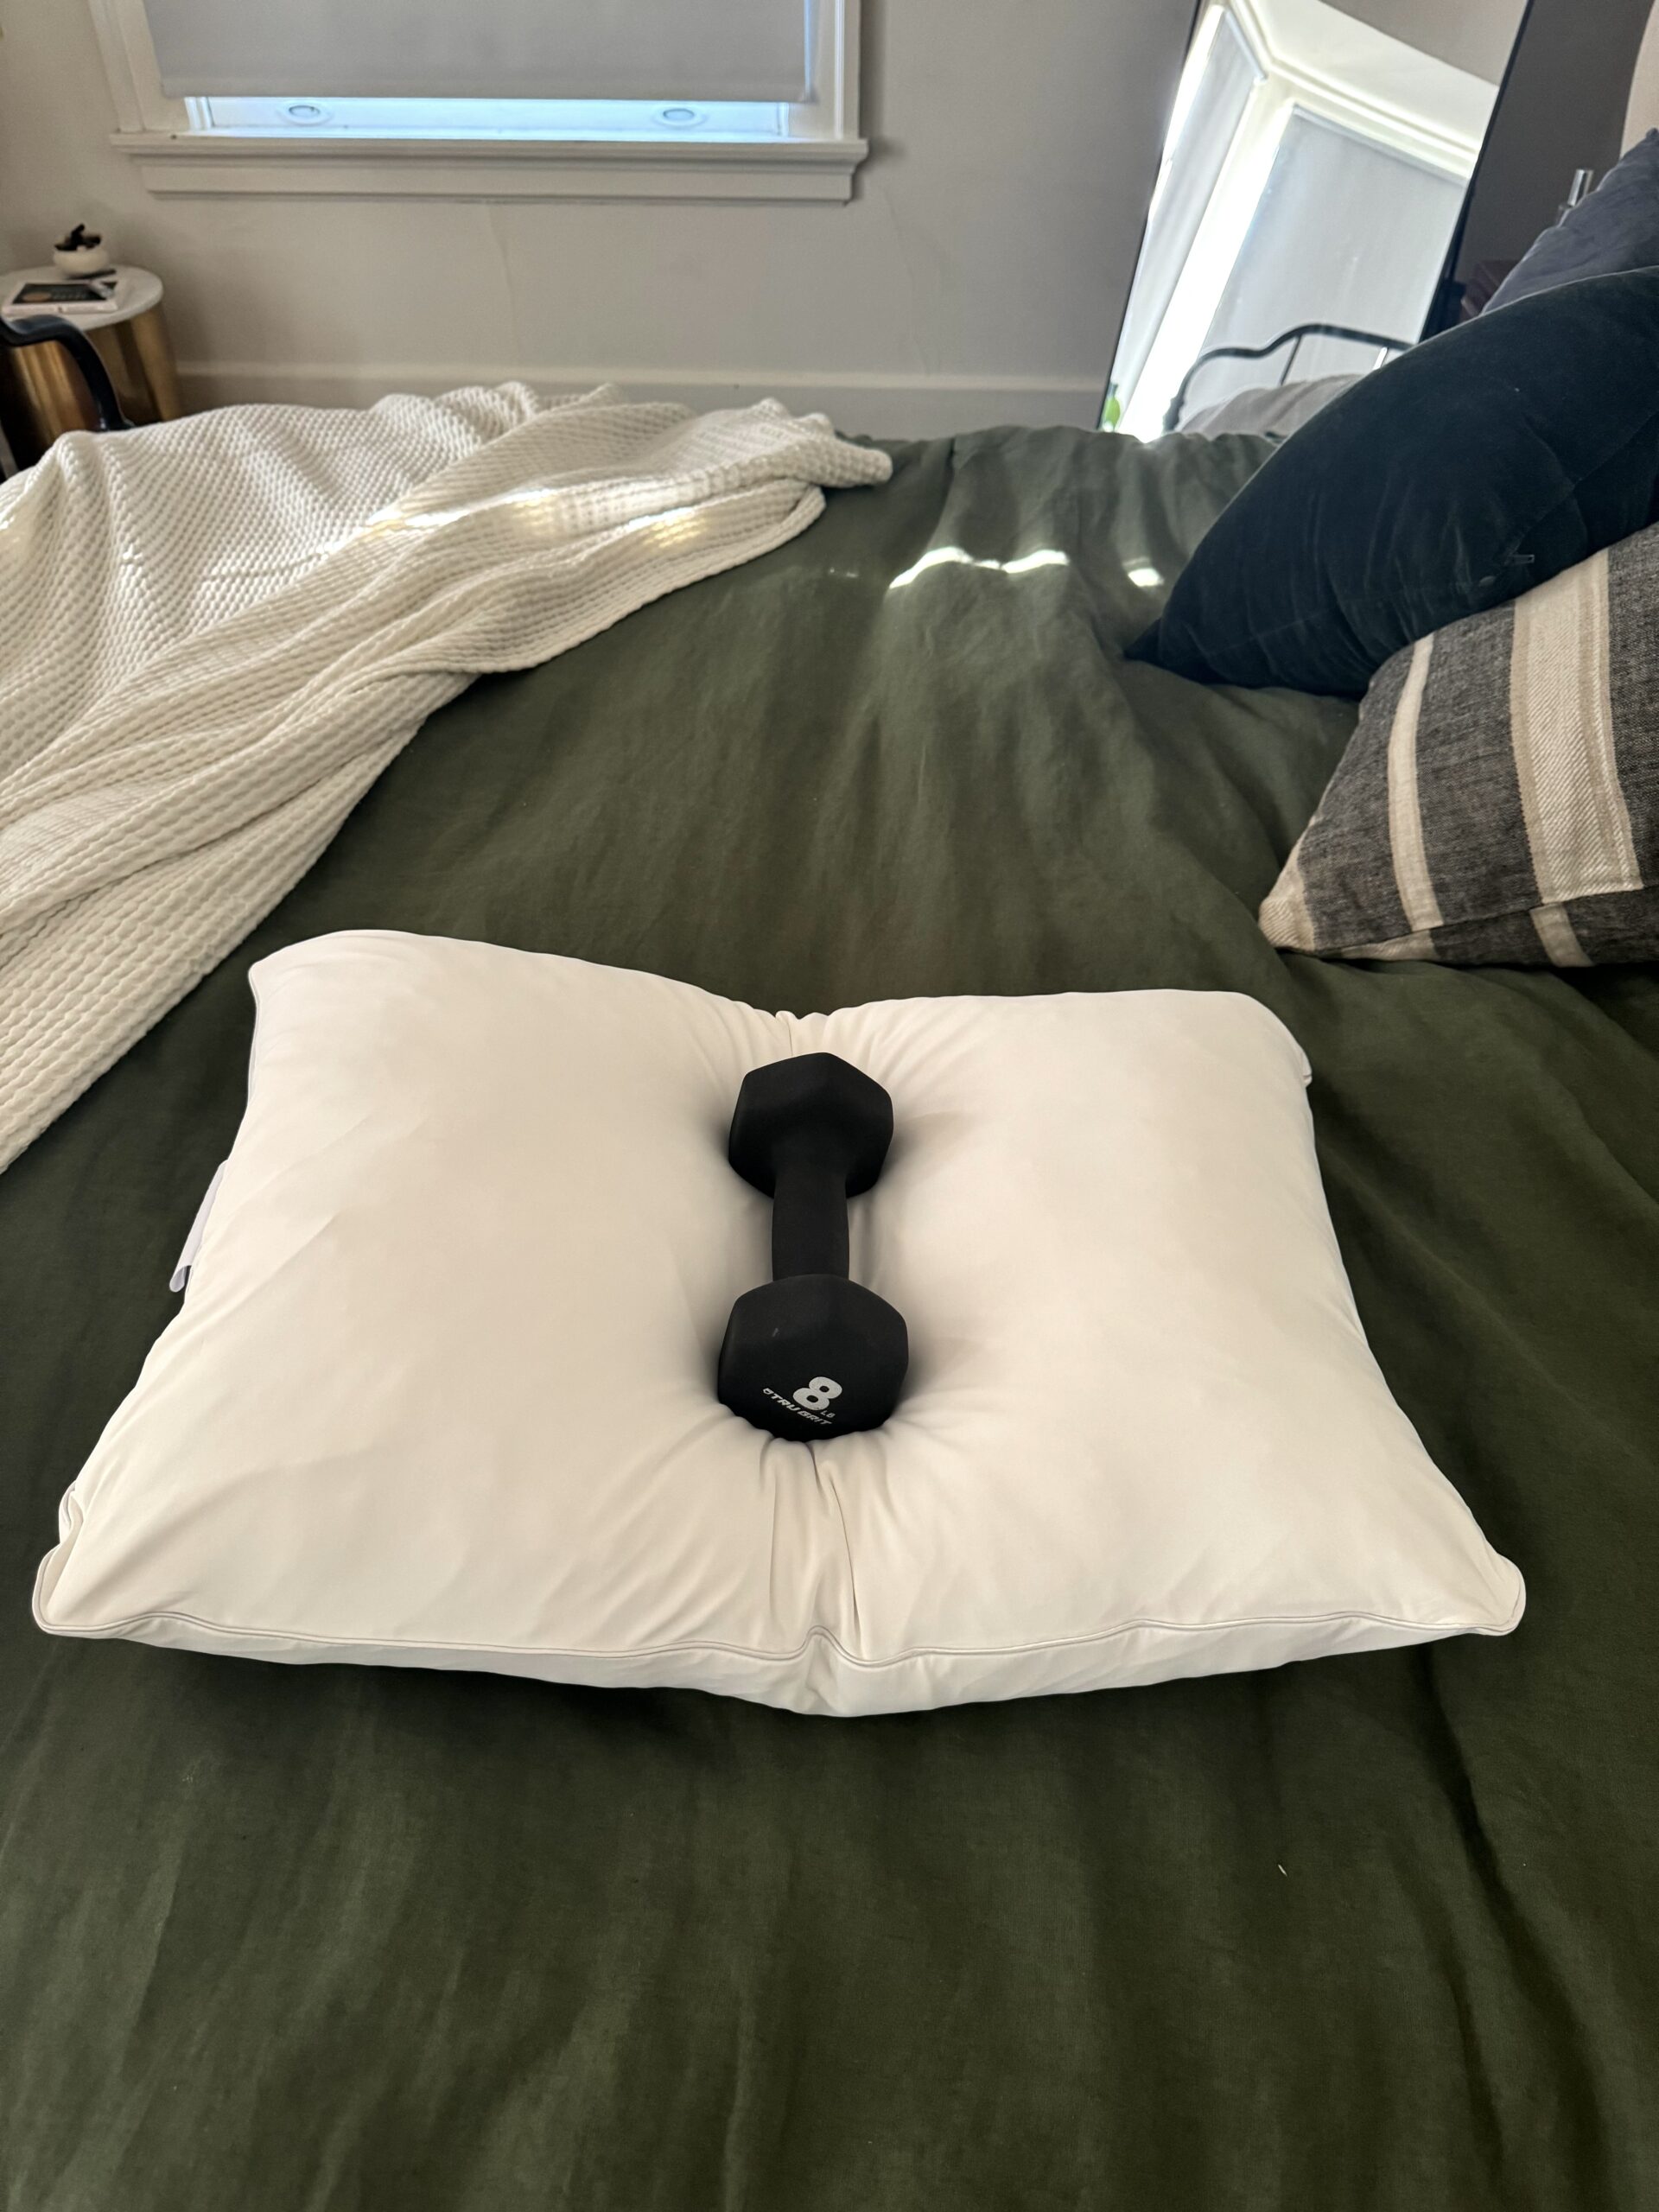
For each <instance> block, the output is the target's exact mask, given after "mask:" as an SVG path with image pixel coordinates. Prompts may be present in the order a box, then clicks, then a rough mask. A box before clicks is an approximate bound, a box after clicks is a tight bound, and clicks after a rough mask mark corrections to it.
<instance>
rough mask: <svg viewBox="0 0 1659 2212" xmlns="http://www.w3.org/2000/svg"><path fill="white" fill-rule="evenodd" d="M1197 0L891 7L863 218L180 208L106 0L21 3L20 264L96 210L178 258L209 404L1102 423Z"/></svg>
mask: <svg viewBox="0 0 1659 2212" xmlns="http://www.w3.org/2000/svg"><path fill="white" fill-rule="evenodd" d="M1191 16H1192V5H1191V0H864V21H865V49H866V56H865V60H866V68H865V79H864V115H863V127H864V130H865V133H866V135H867V136H868V137H870V138H871V139H872V140H873V141H874V153H873V155H872V157H871V159H870V160H869V161H868V162H867V163H866V164H865V165H864V167H863V168H861V170H860V172H859V175H858V181H857V186H856V196H855V200H853V202H852V203H851V204H850V205H849V206H844V207H842V206H835V205H813V204H810V203H806V204H799V203H798V204H793V205H789V204H783V205H766V204H763V203H748V204H745V203H741V202H734V203H726V204H724V205H709V204H704V205H664V204H663V203H661V202H654V203H653V202H645V201H632V202H627V201H618V202H589V201H568V200H567V201H553V202H530V203H526V202H523V201H519V202H513V203H505V204H493V205H492V204H486V203H480V202H475V201H466V202H449V201H437V200H402V201H398V200H385V201H363V200H345V201H340V202H334V203H331V202H320V201H317V200H246V199H239V200H210V199H200V200H194V199H191V200H177V199H152V198H151V197H150V196H149V194H148V193H147V192H146V191H145V189H144V188H143V186H142V185H141V184H140V183H139V182H138V181H137V178H136V176H135V175H133V172H132V168H131V164H130V161H129V158H128V157H127V156H125V155H123V154H121V153H118V152H117V151H116V150H115V149H112V148H111V146H110V145H109V144H108V143H107V140H108V135H109V133H110V131H111V130H112V129H113V127H114V117H113V114H112V111H111V108H110V105H109V97H108V93H107V91H106V88H105V81H104V75H103V71H102V67H101V66H100V63H99V54H98V48H97V44H96V41H95V40H94V38H93V35H92V27H91V21H90V17H89V16H88V14H87V11H86V0H0V33H3V36H0V251H3V256H4V261H5V265H7V266H11V265H14V264H17V263H19V262H27V261H35V260H38V259H41V258H44V257H45V255H44V249H45V248H46V247H47V246H48V245H49V242H50V239H51V238H52V237H53V236H54V235H55V234H56V232H57V231H58V230H59V229H60V228H61V227H62V226H65V225H67V223H69V222H71V221H73V220H75V219H86V220H88V221H90V222H92V223H94V224H97V225H99V226H105V227H106V228H107V229H108V231H109V232H110V233H111V237H112V238H113V240H114V242H115V244H116V246H117V249H118V251H119V253H120V254H121V255H122V257H124V258H125V259H128V260H132V261H137V262H140V263H143V264H146V265H148V266H150V267H153V268H155V269H157V270H160V271H161V272H162V276H163V277H164V278H165V280H166V282H167V284H168V315H169V318H170V321H171V323H172V327H173V333H174V339H175V346H176V349H177V351H178V353H179V355H180V358H181V365H183V367H184V369H185V372H186V374H187V378H188V383H189V388H190V389H191V390H192V391H193V392H194V395H195V396H196V397H199V398H204V399H205V398H238V397H271V398H279V397H280V398H289V397H292V398H296V399H303V400H315V401H322V402H329V401H340V400H353V399H360V398H364V397H373V396H375V395H376V394H377V393H378V392H380V391H385V390H388V389H393V388H403V389H414V390H423V391H437V390H442V388H443V387H444V386H445V385H451V384H454V383H458V382H462V381H466V380H468V379H474V380H475V379H479V378H485V379H495V378H502V377H506V376H524V377H527V378H530V379H531V381H532V382H536V383H539V384H543V385H548V386H555V387H582V386H585V385H589V384H592V383H594V382H596V381H599V380H600V379H601V378H614V379H616V380H618V381H619V382H620V383H622V384H624V385H629V386H631V387H632V388H634V389H635V390H639V391H651V392H653V393H666V394H668V395H671V396H673V397H684V398H687V399H690V400H691V401H692V402H693V403H694V404H723V403H725V402H727V401H728V400H729V399H732V398H734V397H737V398H748V397H755V396H758V395H759V394H760V393H761V392H763V391H776V392H777V393H778V394H779V396H780V397H783V398H784V399H785V400H786V401H787V402H789V403H790V404H792V405H797V406H804V405H812V406H826V407H828V408H829V410H830V411H831V413H832V414H833V415H834V416H836V420H837V421H838V422H839V423H842V425H843V426H844V427H845V428H848V429H854V430H868V431H871V432H874V433H878V434H881V433H887V434H891V435H920V434H925V433H928V432H932V431H938V430H948V429H966V428H970V427H973V426H975V425H976V424H980V423H989V422H995V421H999V420H1007V421H1022V422H1070V423H1089V422H1091V421H1092V420H1093V418H1094V414H1095V410H1096V407H1097V405H1098V402H1099V397H1100V393H1101V391H1102V389H1103V386H1104V384H1105V380H1106V374H1107V371H1108V368H1109V365H1110V361H1111V355H1112V347H1113V341H1114V339H1115V337H1116V330H1117V324H1118V319H1119V315H1120V313H1121V310H1122V302H1123V299H1124V296H1125V295H1126V293H1127V291H1128V284H1129V279H1130V277H1131V275H1132V273H1133V270H1134V265H1135V252H1136V250H1137V247H1138V244H1139V239H1140V232H1141V220H1142V216H1143V213H1144V210H1145V207H1146V204H1147V195H1148V193H1149V191H1150V188H1151V183H1152V179H1153V176H1154V174H1155V171H1156V167H1157V161H1158V153H1159V147H1160V141H1161V137H1162V133H1163V124H1164V119H1165V118H1166V114H1167V111H1168V107H1169V102H1170V99H1171V98H1172V96H1173V89H1174V83H1175V79H1176V75H1177V73H1178V71H1179V63H1180V58H1181V53H1182V50H1183V48H1184V47H1185V39H1186V34H1187V29H1188V26H1189V23H1190V21H1191Z"/></svg>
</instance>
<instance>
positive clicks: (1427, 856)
mask: <svg viewBox="0 0 1659 2212" xmlns="http://www.w3.org/2000/svg"><path fill="white" fill-rule="evenodd" d="M1261 923H1262V929H1263V930H1264V931H1266V933H1267V935H1268V937H1269V938H1271V939H1272V941H1273V943H1274V944H1277V945H1282V946H1283V947H1285V949H1286V950H1288V951H1296V952H1317V953H1323V954H1325V955H1327V956H1330V957H1333V958H1337V959H1346V960H1444V961H1452V962H1456V963H1461V964H1464V965H1469V964H1472V963H1484V962H1488V961H1491V962H1503V963H1521V964H1524V965H1527V966H1531V967H1538V966H1543V965H1546V964H1554V966H1556V967H1558V968H1583V967H1589V966H1592V965H1593V964H1594V963H1598V962H1600V961H1618V960H1653V959H1659V524H1656V525H1655V526H1654V527H1653V528H1652V529H1649V530H1644V531H1638V532H1637V535H1636V536H1635V537H1627V538H1625V539H1624V540H1623V541H1622V543H1619V544H1617V545H1615V546H1613V547H1612V548H1611V550H1609V551H1607V552H1604V553H1598V554H1596V555H1595V556H1593V557H1592V559H1590V560H1588V561H1584V562H1581V563H1580V564H1579V566H1578V567H1577V568H1575V569H1567V570H1565V571H1564V572H1563V573H1562V574H1561V575H1559V576H1556V577H1554V579H1553V580H1552V581H1551V582H1548V583H1547V584H1541V585H1540V586H1539V587H1538V588H1537V590H1536V591H1530V592H1528V593H1526V594H1524V595H1523V596H1522V598H1520V599H1516V600H1512V601H1510V602H1509V603H1508V604H1507V605H1506V606H1503V607H1493V608H1491V610H1490V611H1489V612H1487V613H1484V614H1472V615H1470V616H1468V617H1467V618H1466V619H1465V620H1463V621H1461V622H1453V623H1452V624H1450V625H1449V626H1448V627H1446V629H1444V630H1437V631H1435V632H1434V633H1433V636H1432V637H1427V638H1421V639H1419V640H1418V642H1417V643H1416V644H1415V645H1408V646H1407V647H1406V649H1405V650H1404V651H1403V652H1398V653H1396V654H1395V656H1394V658H1392V659H1391V660H1389V661H1387V662H1385V663H1384V664H1383V667H1382V668H1380V669H1379V670H1378V671H1377V673H1376V677H1375V679H1374V680H1373V682H1372V684H1371V687H1370V690H1369V691H1368V692H1367V693H1366V695H1365V700H1364V703H1363V706H1362V707H1361V709H1360V713H1359V726H1358V728H1357V729H1356V731H1355V732H1354V735H1353V739H1352V741H1351V743H1350V745H1349V747H1348V750H1347V752H1346V753H1344V755H1343V757H1342V762H1341V765H1340V766H1338V770H1337V772H1336V774H1335V775H1334V776H1333V777H1332V779H1331V783H1330V785H1329V787H1328V788H1327V790H1326V791H1325V797H1324V798H1323V799H1322V800H1321V801H1320V803H1319V812H1318V813H1317V814H1316V815H1315V816H1314V817H1313V821H1312V822H1311V823H1309V824H1308V826H1307V828H1306V830H1305V831H1304V832H1303V833H1302V836H1301V838H1300V842H1298V844H1297V846H1296V849H1295V850H1294V852H1293V853H1292V855H1291V856H1290V858H1289V860H1288V861H1287V862H1286V864H1285V868H1284V872H1283V874H1281V876H1280V878H1279V880H1278V882H1277V883H1276V884H1275V885H1274V888H1273V891H1272V893H1271V894H1270V895H1269V897H1268V899H1267V900H1266V901H1265V903H1264V904H1263V906H1262V912H1261Z"/></svg>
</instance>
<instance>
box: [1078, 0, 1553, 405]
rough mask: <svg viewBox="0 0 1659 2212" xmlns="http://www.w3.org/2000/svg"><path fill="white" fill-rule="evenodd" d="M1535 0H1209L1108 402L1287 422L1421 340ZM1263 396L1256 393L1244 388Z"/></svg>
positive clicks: (1174, 120)
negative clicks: (1262, 395) (1334, 385)
mask: <svg viewBox="0 0 1659 2212" xmlns="http://www.w3.org/2000/svg"><path fill="white" fill-rule="evenodd" d="M1526 9H1527V0H1457V4H1456V5H1454V6H1447V5H1446V4H1445V0H1342V4H1341V5H1340V6H1338V5H1335V4H1333V0H1202V4H1201V5H1200V8H1199V11H1198V20H1197V22H1196V24H1195V27H1194V30H1193V35H1192V44H1191V47H1190V48H1189V50H1188V54H1187V58H1186V62H1185V67H1184V69H1183V71H1182V74H1181V80H1180V86H1179V91H1178V92H1177V95H1176V99H1175V105H1174V109H1173V113H1172V116H1171V118H1170V124H1169V129H1168V131H1167V133H1166V138H1165V145H1164V154H1163V160H1162V163H1161V165H1160V170H1159V175H1158V181H1157V184H1156V187H1155V188H1154V193H1153V198H1152V205H1151V207H1150V209H1149V211H1148V213H1147V228H1146V235H1145V238H1144V239H1143V241H1142V244H1141V257H1140V260H1139V263H1138V264H1137V266H1136V269H1135V283H1134V286H1133V288H1132V289H1131V291H1130V294H1129V302H1128V308H1127V310H1126V312H1125V315H1124V319H1123V327H1122V333H1121V334H1120V336H1119V340H1118V346H1117V353H1116V359H1115V360H1114V362H1113V365H1112V374H1111V382H1110V385H1109V388H1108V391H1107V395H1106V404H1105V410H1104V413H1103V417H1102V423H1103V428H1106V429H1123V430H1126V431H1128V432H1130V433H1132V434H1133V435H1135V436H1138V437H1145V438H1153V437H1157V436H1159V435H1160V434H1161V432H1162V431H1164V430H1165V429H1176V428H1178V427H1179V428H1183V429H1187V428H1195V427H1208V426H1210V423H1211V420H1212V418H1214V417H1215V416H1217V412H1218V410H1221V409H1222V408H1223V407H1224V406H1226V407H1227V408H1228V410H1229V419H1230V418H1231V417H1233V416H1238V415H1239V414H1240V412H1241V410H1240V407H1239V404H1238V396H1239V395H1240V394H1242V393H1243V392H1245V391H1250V392H1252V393H1257V392H1261V391H1263V389H1264V388H1265V389H1266V390H1268V391H1270V392H1271V393H1272V394H1273V395H1274V397H1271V398H1269V399H1268V400H1266V401H1265V402H1262V401H1255V400H1253V401H1252V402H1251V403H1250V406H1251V408H1252V409H1253V410H1254V411H1255V414H1256V415H1257V416H1262V418H1264V419H1262V420H1261V421H1260V422H1255V421H1251V422H1249V423H1248V425H1245V424H1241V425H1240V426H1241V427H1245V426H1248V427H1261V428H1273V429H1284V428H1290V427H1293V426H1294V422H1295V421H1296V420H1300V419H1301V416H1302V414H1303V413H1304V412H1309V411H1312V409H1313V406H1315V405H1317V404H1318V402H1319V397H1320V396H1321V392H1320V390H1319V387H1323V388H1324V389H1325V391H1328V390H1329V389H1330V386H1329V385H1327V384H1326V381H1325V380H1326V379H1330V378H1347V377H1351V376H1355V375H1362V374H1363V373H1364V372H1366V371H1367V370H1369V369H1370V368H1373V367H1375V366H1376V365H1377V364H1378V363H1379V362H1381V361H1383V360H1386V359H1389V358H1391V357H1392V356H1393V355H1394V354H1395V353H1402V352H1404V350H1405V349H1406V347H1407V346H1410V345H1414V344H1415V342H1416V340H1417V339H1418V338H1419V336H1420V335H1421V333H1422V330H1423V328H1424V325H1425V322H1426V321H1427V318H1428V317H1429V315H1430V314H1431V311H1432V310H1433V307H1434V304H1435V299H1436V293H1437V289H1438V287H1439V283H1440V274H1441V271H1442V270H1443V268H1444V267H1445V265H1446V258H1447V255H1448V252H1449V251H1450V250H1451V247H1452V241H1453V239H1454V238H1455V236H1456V234H1457V231H1458V226H1459V219H1460V217H1461V215H1462V213H1463V208H1464V203H1465V197H1466V195H1467V194H1468V190H1469V181H1470V179H1471V175H1473V173H1474V169H1475V164H1476V162H1477V161H1478V158H1479V156H1480V151H1481V147H1482V145H1483V143H1484V139H1485V137H1486V131H1487V126H1488V124H1490V122H1491V116H1492V111H1493V108H1494V106H1495V105H1496V104H1497V95H1498V88H1499V86H1500V85H1501V84H1502V83H1503V77H1504V73H1505V71H1506V70H1507V68H1508V67H1509V62H1510V54H1511V52H1512V50H1513V48H1514V46H1515V42H1516V36H1517V35H1518V33H1519V31H1520V29H1521V25H1522V19H1523V17H1524V16H1525V14H1526ZM1246 411H1248V410H1246Z"/></svg>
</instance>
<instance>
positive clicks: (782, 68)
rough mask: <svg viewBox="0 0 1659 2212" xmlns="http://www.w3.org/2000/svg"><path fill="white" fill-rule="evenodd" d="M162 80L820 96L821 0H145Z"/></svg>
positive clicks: (277, 87)
mask: <svg viewBox="0 0 1659 2212" xmlns="http://www.w3.org/2000/svg"><path fill="white" fill-rule="evenodd" d="M145 4H146V13H147V15H148V16H149V27H150V33H151V36H152V38H153V39H154V41H155V47H156V61H157V63H158V64H159V66H160V69H161V76H162V87H163V89H164V90H165V91H166V92H168V93H169V94H171V95H173V96H174V97H175V98H188V97H190V96H192V95H194V94H202V93H213V92H219V93H241V94H251V95H259V94H268V95H274V94H279V93H330V92H333V93H337V94H340V95H341V96H342V97H343V96H346V95H349V94H356V95H359V96H361V97H364V98H368V99H374V98H381V99H389V98H397V97H402V98H405V99H416V98H418V99H492V98H500V97H512V98H517V99H646V100H650V99H702V100H787V101H798V100H802V99H806V98H808V97H809V95H810V86H809V83H808V74H809V73H808V67H807V39H806V33H807V22H806V15H807V5H808V0H145Z"/></svg>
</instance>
